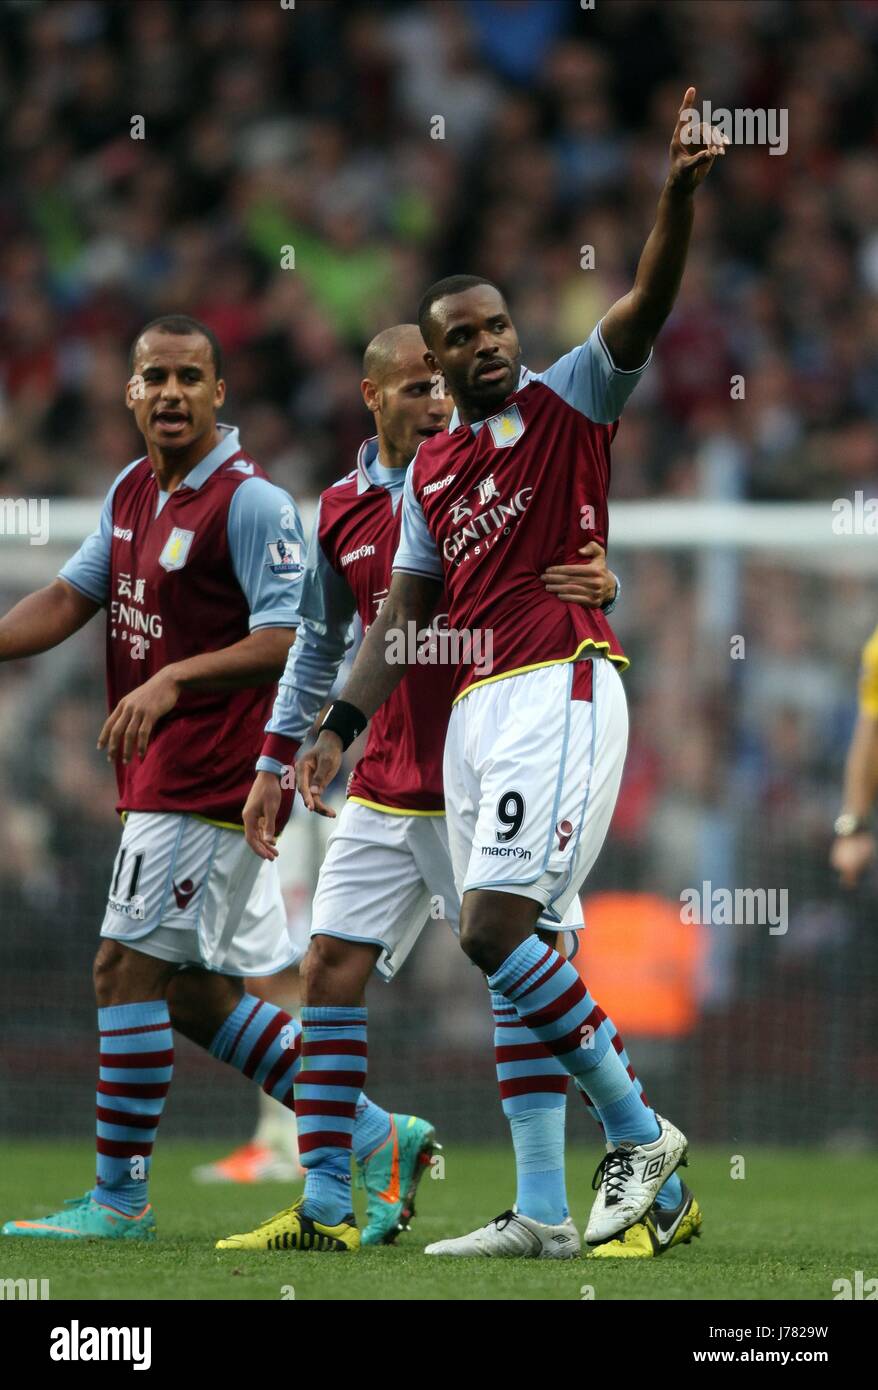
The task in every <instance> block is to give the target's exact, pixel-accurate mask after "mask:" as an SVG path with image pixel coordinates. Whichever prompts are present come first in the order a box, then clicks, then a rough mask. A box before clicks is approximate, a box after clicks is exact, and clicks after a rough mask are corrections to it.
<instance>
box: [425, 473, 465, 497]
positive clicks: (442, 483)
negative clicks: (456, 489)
mask: <svg viewBox="0 0 878 1390" xmlns="http://www.w3.org/2000/svg"><path fill="white" fill-rule="evenodd" d="M456 477H457V474H456V473H449V474H448V477H447V478H440V479H439V481H438V483H428V484H427V486H426V487H425V488H424V489H423V495H424V496H425V497H429V496H430V493H431V492H439V490H440V489H441V488H443V487H447V486H448V484H449V483H453V482H454V480H455V478H456Z"/></svg>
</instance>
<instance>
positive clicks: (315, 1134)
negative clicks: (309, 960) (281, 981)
mask: <svg viewBox="0 0 878 1390" xmlns="http://www.w3.org/2000/svg"><path fill="white" fill-rule="evenodd" d="M366 1018H367V1012H366V1010H365V1009H364V1008H353V1007H347V1006H345V1007H329V1006H323V1007H317V1008H312V1007H310V1006H306V1007H305V1008H303V1009H302V1064H301V1067H300V1069H299V1072H298V1074H297V1076H296V1080H295V1093H296V1121H297V1124H298V1129H299V1158H300V1161H301V1164H302V1167H303V1168H304V1169H305V1170H306V1176H305V1210H306V1212H307V1213H308V1215H309V1216H311V1217H312V1218H313V1219H314V1220H316V1221H321V1222H323V1223H324V1224H326V1225H329V1226H334V1225H337V1224H338V1223H339V1222H340V1221H343V1220H344V1218H345V1217H346V1216H348V1215H349V1214H350V1211H351V1207H352V1203H351V1149H352V1136H353V1130H354V1120H355V1115H356V1107H357V1101H358V1100H359V1097H360V1092H361V1091H362V1089H363V1086H364V1084H365V1081H366V1062H367V1044H366Z"/></svg>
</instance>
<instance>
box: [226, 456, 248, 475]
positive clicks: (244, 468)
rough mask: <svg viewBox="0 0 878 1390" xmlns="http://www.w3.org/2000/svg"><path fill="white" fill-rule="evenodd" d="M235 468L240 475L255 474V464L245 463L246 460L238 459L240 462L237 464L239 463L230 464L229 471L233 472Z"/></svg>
mask: <svg viewBox="0 0 878 1390" xmlns="http://www.w3.org/2000/svg"><path fill="white" fill-rule="evenodd" d="M233 468H236V469H237V470H238V472H239V473H247V474H250V473H252V472H253V464H252V463H246V462H245V461H244V459H238V462H237V463H230V464H229V471H230V472H231V470H232V469H233Z"/></svg>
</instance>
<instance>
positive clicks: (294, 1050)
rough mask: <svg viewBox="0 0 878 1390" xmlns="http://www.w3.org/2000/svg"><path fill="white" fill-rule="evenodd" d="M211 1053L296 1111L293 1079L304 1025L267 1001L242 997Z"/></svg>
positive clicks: (300, 1049)
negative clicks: (294, 1107)
mask: <svg viewBox="0 0 878 1390" xmlns="http://www.w3.org/2000/svg"><path fill="white" fill-rule="evenodd" d="M210 1053H211V1055H212V1056H213V1057H216V1058H217V1059H218V1061H220V1062H228V1064H229V1066H232V1067H236V1068H237V1070H238V1071H240V1072H243V1074H244V1076H247V1077H249V1078H250V1080H251V1081H255V1082H256V1084H257V1086H261V1087H262V1089H263V1091H265V1093H266V1095H269V1096H271V1097H272V1098H273V1099H274V1100H278V1101H280V1103H281V1105H285V1106H287V1108H288V1109H290V1110H292V1109H293V1078H294V1076H295V1074H296V1072H297V1071H298V1068H299V1060H300V1057H301V1053H302V1025H301V1024H300V1023H299V1022H298V1021H297V1020H296V1019H294V1018H293V1017H292V1015H291V1014H288V1013H287V1012H286V1011H285V1010H284V1009H279V1008H278V1007H277V1005H276V1004H269V1003H268V1002H267V1001H266V1000H265V999H257V998H256V996H255V995H254V994H243V995H242V996H241V999H240V1000H239V1002H238V1004H237V1005H236V1006H235V1008H234V1009H233V1010H232V1012H231V1013H230V1014H229V1016H228V1018H227V1019H226V1020H225V1022H224V1023H223V1024H221V1026H220V1028H219V1029H218V1030H217V1034H216V1036H215V1038H214V1040H213V1042H212V1043H211V1044H210Z"/></svg>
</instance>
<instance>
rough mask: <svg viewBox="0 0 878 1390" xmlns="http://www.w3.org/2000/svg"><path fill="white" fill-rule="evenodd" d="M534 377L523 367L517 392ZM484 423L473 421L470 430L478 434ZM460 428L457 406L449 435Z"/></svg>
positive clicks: (499, 411) (450, 424) (500, 411)
mask: <svg viewBox="0 0 878 1390" xmlns="http://www.w3.org/2000/svg"><path fill="white" fill-rule="evenodd" d="M532 376H533V372H529V371H528V369H527V367H522V368H521V369H520V370H519V373H518V385H517V386H516V388H515V391H520V390H521V388H522V386H526V385H527V383H528V382H529V381H530V379H531V377H532ZM515 391H510V393H509V395H513V396H514V395H515ZM506 399H507V400H508V399H509V396H507V397H506ZM504 409H505V407H501V409H500V410H495V412H494V415H502V414H503V410H504ZM488 418H489V419H491V420H493V418H494V416H493V415H491V416H489V417H488ZM484 423H485V421H484V420H473V422H472V424H471V425H470V429H471V430H472V432H473V434H478V432H479V430H480V429H481V428H482V425H483V424H484ZM459 428H460V416H459V415H458V413H457V406H455V407H454V410H453V411H452V413H451V419H450V420H449V421H448V433H449V434H450V433H451V431H452V430H456V429H459Z"/></svg>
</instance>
